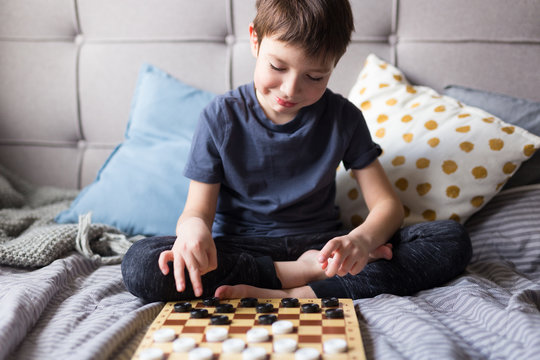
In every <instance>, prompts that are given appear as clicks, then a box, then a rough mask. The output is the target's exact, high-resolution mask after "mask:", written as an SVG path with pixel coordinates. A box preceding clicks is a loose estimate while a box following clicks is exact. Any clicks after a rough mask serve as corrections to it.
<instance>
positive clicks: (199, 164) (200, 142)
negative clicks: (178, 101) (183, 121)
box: [184, 102, 226, 184]
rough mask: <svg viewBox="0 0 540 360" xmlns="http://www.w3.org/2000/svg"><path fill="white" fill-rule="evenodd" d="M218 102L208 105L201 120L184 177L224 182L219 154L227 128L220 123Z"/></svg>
mask: <svg viewBox="0 0 540 360" xmlns="http://www.w3.org/2000/svg"><path fill="white" fill-rule="evenodd" d="M218 108H219V106H218V105H217V103H216V102H212V103H211V104H210V105H208V106H207V107H206V108H205V109H204V110H203V112H202V113H201V116H200V118H199V122H198V123H197V128H196V129H195V133H194V134H193V139H192V141H191V149H190V154H189V157H188V162H187V164H186V166H185V168H184V176H186V177H187V178H189V179H192V180H196V181H200V182H204V183H208V184H216V183H220V182H222V181H223V178H224V175H223V161H222V158H221V155H220V152H219V148H220V144H221V141H222V139H223V136H224V134H223V132H224V131H225V128H226V127H225V126H223V124H221V126H219V125H220V124H219V123H218V121H219V120H218V119H220V112H219V111H217V109H218Z"/></svg>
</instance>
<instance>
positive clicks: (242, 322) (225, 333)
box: [133, 298, 365, 360]
mask: <svg viewBox="0 0 540 360" xmlns="http://www.w3.org/2000/svg"><path fill="white" fill-rule="evenodd" d="M133 359H140V360H154V359H186V360H188V359H189V360H203V359H204V360H210V359H211V360H216V359H245V360H259V359H261V360H274V359H284V360H285V359H291V360H292V359H295V360H315V359H319V360H321V359H322V360H326V359H350V360H361V359H365V354H364V347H363V344H362V337H361V335H360V328H359V326H358V319H357V317H356V312H355V309H354V305H353V302H352V300H351V299H337V298H325V299H296V298H284V299H255V298H244V299H232V300H220V299H217V298H210V299H203V300H193V301H190V302H178V303H175V302H169V303H167V304H165V307H164V308H163V310H162V311H161V312H160V313H159V315H158V316H157V318H156V319H155V320H154V322H153V323H152V324H151V325H150V328H149V330H148V331H147V333H146V334H145V336H144V338H143V340H142V341H141V344H140V345H139V347H138V348H137V350H136V352H135V354H134V357H133Z"/></svg>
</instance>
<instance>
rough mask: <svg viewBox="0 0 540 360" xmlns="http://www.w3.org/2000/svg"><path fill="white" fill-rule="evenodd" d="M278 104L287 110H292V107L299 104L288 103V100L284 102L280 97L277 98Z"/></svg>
mask: <svg viewBox="0 0 540 360" xmlns="http://www.w3.org/2000/svg"><path fill="white" fill-rule="evenodd" d="M276 102H277V103H278V104H279V105H281V106H283V107H287V108H290V107H293V106H296V105H297V104H298V103H294V102H290V101H286V100H283V99H282V98H280V97H277V96H276Z"/></svg>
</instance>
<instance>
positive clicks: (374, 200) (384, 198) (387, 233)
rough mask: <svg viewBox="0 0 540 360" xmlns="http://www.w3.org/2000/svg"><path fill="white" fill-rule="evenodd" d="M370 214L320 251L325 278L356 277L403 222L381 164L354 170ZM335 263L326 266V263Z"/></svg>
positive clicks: (398, 203)
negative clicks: (338, 276)
mask: <svg viewBox="0 0 540 360" xmlns="http://www.w3.org/2000/svg"><path fill="white" fill-rule="evenodd" d="M352 171H353V174H354V177H355V178H356V180H357V182H358V184H359V185H360V188H361V189H362V195H363V196H364V200H365V201H366V204H367V206H368V208H369V215H368V216H367V218H366V219H365V221H364V222H363V223H362V224H361V225H359V226H358V227H356V228H354V229H353V230H351V232H350V233H349V234H347V235H345V236H341V237H337V238H334V239H332V240H330V241H329V242H328V243H327V244H326V245H325V246H324V247H323V249H322V250H321V254H320V257H319V261H320V262H321V263H322V265H323V268H325V269H326V274H327V275H328V276H334V275H336V274H338V275H340V276H343V275H346V274H347V273H351V274H353V275H354V274H358V273H359V272H360V271H362V269H363V268H364V266H365V265H366V264H367V262H368V258H369V253H370V252H372V251H374V250H375V249H377V248H378V247H379V246H381V245H383V244H385V243H386V242H387V241H388V240H389V239H390V237H391V236H392V235H393V234H394V233H395V232H396V231H397V230H398V229H399V227H400V226H401V224H402V222H403V216H404V214H403V206H402V204H401V201H400V200H399V198H398V197H397V195H396V193H395V192H394V189H393V188H392V185H391V184H390V181H389V180H388V178H387V176H386V174H385V172H384V169H383V168H382V166H381V164H380V162H379V161H378V160H375V161H374V162H372V163H371V164H370V165H368V166H366V167H365V168H363V169H360V170H356V169H353V170H352ZM329 258H333V260H334V261H332V262H331V263H328V262H327V260H328V259H329Z"/></svg>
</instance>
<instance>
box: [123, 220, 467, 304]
mask: <svg viewBox="0 0 540 360" xmlns="http://www.w3.org/2000/svg"><path fill="white" fill-rule="evenodd" d="M344 233H345V232H343V231H339V232H329V233H322V234H307V235H299V236H298V235H297V236H286V237H263V238H246V237H229V236H227V237H217V238H215V239H214V241H215V243H216V249H217V256H218V268H217V269H216V270H214V271H211V272H209V273H207V274H205V275H204V276H203V277H202V281H203V297H210V296H213V295H214V291H215V290H216V288H217V287H219V286H221V285H225V284H227V285H236V284H247V285H253V286H257V287H263V288H270V289H281V282H280V280H279V279H278V278H277V276H276V272H275V268H274V263H273V262H274V261H291V260H296V259H297V258H298V257H299V256H300V255H302V254H303V253H304V252H305V251H306V250H308V249H318V250H320V249H321V248H322V247H323V246H324V245H325V244H326V242H327V241H328V240H330V239H332V238H333V237H335V236H339V235H343V234H344ZM174 241H175V237H174V236H166V237H151V238H146V239H142V240H139V241H138V242H136V243H135V244H133V245H132V246H131V248H130V249H129V251H128V252H127V254H126V255H125V257H124V260H123V261H122V275H123V277H124V283H125V285H126V287H127V289H128V290H129V291H130V292H131V293H132V294H134V295H135V296H138V297H140V298H142V299H145V300H147V301H176V300H188V299H193V298H194V297H195V296H194V294H193V290H192V288H191V284H190V282H189V275H188V274H187V271H186V283H187V284H186V290H185V291H184V292H182V293H178V292H177V291H176V287H175V283H174V277H173V271H172V263H169V266H170V268H171V271H170V272H169V274H168V275H167V276H164V275H163V274H162V273H161V271H160V270H159V267H158V258H159V254H160V253H161V252H162V251H165V250H170V249H171V248H172V246H173V243H174ZM389 242H390V243H392V245H393V258H392V260H378V261H375V262H372V263H369V264H368V265H367V266H366V267H365V268H364V270H363V271H362V272H360V273H359V274H358V275H350V274H349V275H346V276H343V277H340V276H334V277H332V278H328V279H325V280H322V281H316V282H313V283H310V284H308V285H309V286H311V288H312V289H313V291H314V292H315V294H316V295H317V297H330V296H336V297H341V298H352V299H358V298H365V297H373V296H376V295H378V294H382V293H389V294H395V295H411V294H413V293H415V292H417V291H420V290H424V289H429V288H432V287H435V286H438V285H441V284H444V283H445V282H447V281H449V280H451V279H453V278H454V277H456V276H457V275H459V274H461V273H462V272H463V270H464V269H465V267H466V265H467V264H468V263H469V260H470V259H471V255H472V249H471V241H470V239H469V236H468V234H467V232H466V231H465V229H464V228H463V226H461V225H459V224H458V223H456V222H454V221H451V220H448V221H434V222H425V223H421V224H417V225H412V226H408V227H405V228H402V229H400V230H399V231H397V232H396V233H395V234H394V236H393V237H392V238H391V239H390V241H389Z"/></svg>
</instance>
